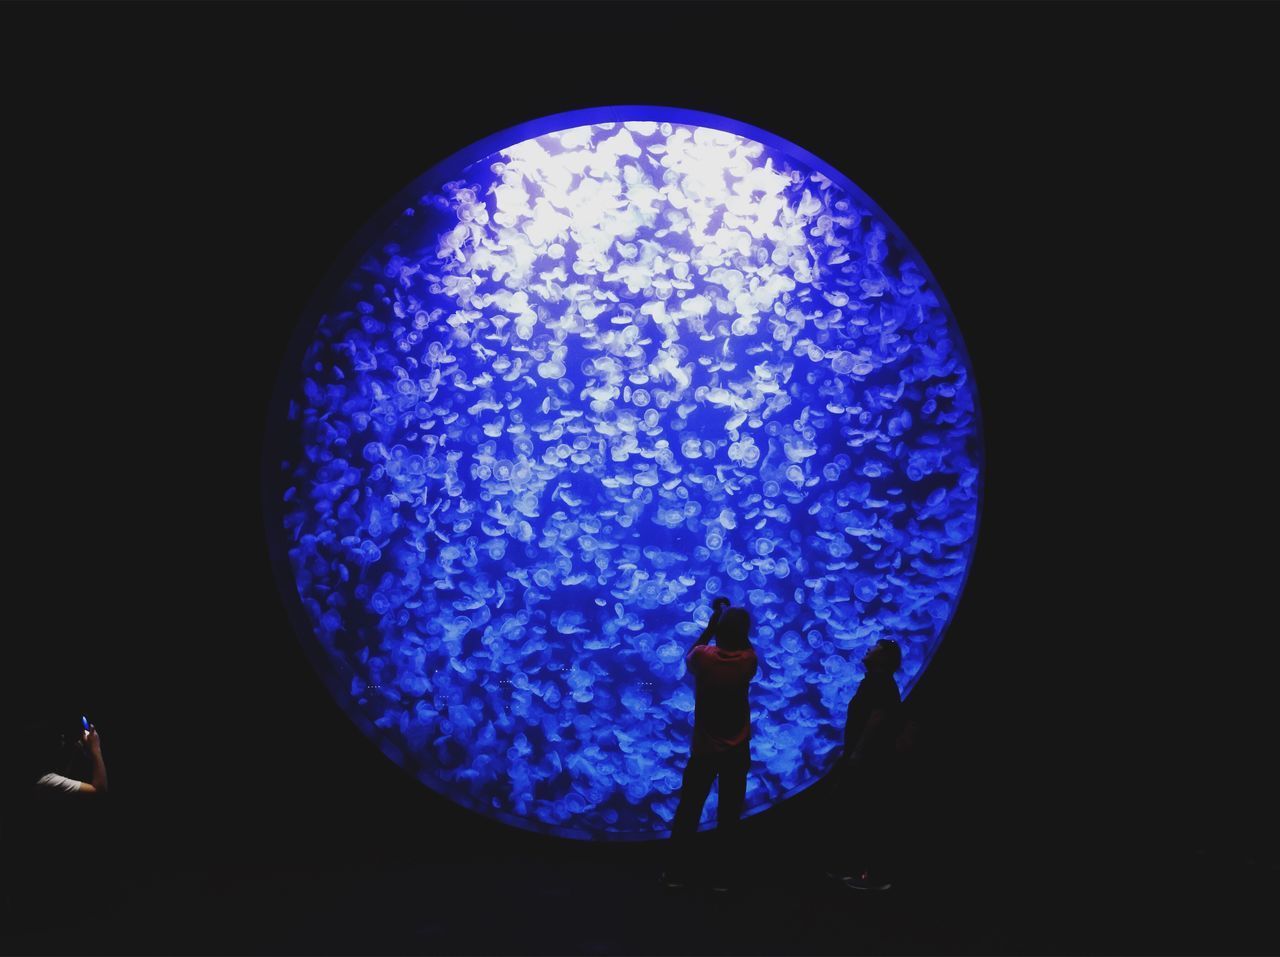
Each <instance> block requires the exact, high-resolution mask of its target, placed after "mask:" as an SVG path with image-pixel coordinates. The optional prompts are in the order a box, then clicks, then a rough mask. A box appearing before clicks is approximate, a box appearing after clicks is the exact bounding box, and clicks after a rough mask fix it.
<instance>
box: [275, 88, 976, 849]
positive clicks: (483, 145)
mask: <svg viewBox="0 0 1280 957" xmlns="http://www.w3.org/2000/svg"><path fill="white" fill-rule="evenodd" d="M634 122H656V123H681V124H684V125H690V126H700V127H705V128H708V129H713V130H718V131H720V132H723V133H732V134H734V135H736V136H742V137H745V138H748V139H752V140H755V141H757V142H759V143H762V144H763V145H764V146H766V147H767V148H769V149H771V150H774V151H777V152H779V153H783V154H785V155H787V156H789V157H791V158H793V159H795V160H798V161H800V162H801V163H804V164H805V165H807V166H808V167H809V168H810V169H812V170H814V171H816V172H819V173H821V174H822V175H823V176H826V177H827V178H828V179H830V180H832V181H833V182H834V183H836V184H838V185H839V186H840V187H841V188H842V189H843V190H845V192H847V193H848V194H849V196H850V197H852V198H854V199H855V200H857V201H858V202H860V203H864V204H865V205H866V206H867V207H868V208H870V209H871V211H872V212H873V213H874V214H875V215H876V216H877V217H878V218H879V219H880V220H881V222H882V223H883V224H884V226H885V227H886V228H887V229H888V230H889V231H890V232H891V233H892V235H893V236H894V238H895V239H896V240H897V241H898V242H899V243H900V244H901V245H902V247H903V249H904V250H906V251H908V252H909V253H911V254H912V255H913V257H914V260H915V263H916V265H917V266H918V267H919V269H920V271H922V272H923V273H924V275H925V277H926V278H927V279H928V281H929V288H930V289H931V290H932V291H933V293H934V294H935V295H936V296H937V297H938V302H939V304H940V306H941V308H942V310H943V311H944V312H945V314H946V316H947V318H948V320H949V321H950V325H951V328H952V329H953V331H954V332H955V333H956V342H955V345H956V347H957V348H958V350H959V353H960V356H961V358H962V359H963V361H964V364H965V369H966V371H967V374H968V381H969V384H970V387H971V388H972V389H973V395H974V418H975V421H976V423H977V430H976V432H977V437H978V450H977V459H978V462H979V473H978V482H977V485H978V493H977V517H976V519H975V521H974V533H973V551H972V554H971V557H970V559H969V561H968V562H967V563H966V565H965V569H964V573H963V577H962V579H961V582H960V590H959V598H958V600H957V601H956V604H955V607H953V608H952V610H951V614H950V615H949V616H948V618H947V622H946V624H945V625H944V626H943V629H942V632H941V635H940V637H939V640H938V641H937V642H936V643H935V644H934V646H933V647H932V648H931V649H929V651H928V652H927V654H926V656H925V659H924V662H923V663H922V665H921V667H920V671H919V673H918V675H919V676H918V677H917V679H916V681H914V682H913V683H912V685H911V687H910V688H909V689H908V691H907V697H910V696H911V693H912V692H913V691H914V690H915V688H916V687H917V685H918V684H919V682H920V680H921V679H922V678H923V677H924V675H925V674H926V672H927V671H928V669H929V666H930V664H932V662H933V659H934V657H935V656H936V655H937V653H938V650H939V649H940V648H941V647H942V643H943V640H944V639H945V638H946V633H947V631H948V630H949V629H950V627H951V625H952V623H953V622H954V621H955V618H956V615H957V614H959V611H960V607H961V604H962V603H963V600H964V594H965V589H966V587H967V586H968V582H969V576H970V575H971V574H972V571H973V566H974V564H975V563H976V562H977V561H978V554H979V553H978V548H979V544H980V542H981V530H982V513H983V510H984V503H985V498H986V479H987V475H986V473H987V462H986V438H985V430H984V428H983V414H982V402H981V398H980V392H979V388H978V382H977V375H976V373H975V370H974V366H973V362H972V360H971V358H970V356H969V351H968V348H967V346H966V343H965V341H964V331H963V329H961V328H960V324H959V322H958V321H957V319H956V316H955V312H954V311H953V310H952V308H951V304H950V302H949V300H948V299H947V297H946V294H945V292H944V291H943V289H942V287H941V286H940V285H939V283H938V280H937V277H935V276H934V274H933V270H932V269H930V268H929V264H928V262H927V261H926V260H925V258H924V256H923V255H921V253H920V251H919V250H918V249H917V248H916V246H915V244H914V243H913V242H912V241H911V240H910V239H909V238H908V237H907V235H906V234H905V233H904V232H903V231H902V229H901V228H900V227H899V226H898V224H897V223H896V222H895V221H894V220H893V218H892V217H891V216H889V215H888V214H887V213H886V212H885V211H884V210H883V209H882V208H881V207H880V204H879V203H877V202H876V201H875V200H874V199H872V198H871V197H870V196H869V195H868V194H867V193H866V192H865V191H864V190H863V189H862V188H861V187H859V186H858V185H857V184H856V183H854V182H853V180H851V179H850V178H849V177H848V176H847V175H845V174H844V173H842V172H841V171H840V170H838V169H836V168H835V167H834V166H832V165H831V164H830V163H828V162H826V161H825V160H823V159H822V158H821V157H819V156H816V155H814V154H813V153H811V152H809V151H808V150H806V149H804V148H803V147H801V146H798V145H796V144H795V143H793V142H791V141H790V140H788V139H785V138H783V137H781V136H778V135H776V134H774V133H771V132H769V131H768V130H765V129H762V128H761V127H758V126H754V125H753V124H751V123H747V122H745V121H742V120H738V119H735V118H733V117H728V116H724V115H722V114H718V113H708V112H705V111H701V110H693V109H688V108H686V107H677V106H641V105H622V106H596V107H587V108H584V109H578V110H568V111H565V112H561V113H552V114H548V115H547V116H543V117H538V118H536V119H532V120H527V121H525V122H523V123H517V124H516V125H514V126H509V127H506V128H504V129H501V130H499V131H497V132H495V133H492V134H490V135H488V136H485V137H483V138H481V139H479V140H476V141H475V142H473V143H471V144H469V145H468V146H465V147H463V148H462V149H459V150H456V151H455V152H453V153H451V154H449V155H448V156H446V157H444V158H443V159H441V160H439V161H438V162H436V163H434V164H432V166H431V167H430V168H429V169H427V170H426V171H425V172H423V173H421V174H419V175H418V176H415V177H414V178H413V179H412V180H411V181H410V182H408V183H407V184H406V185H405V186H404V187H402V188H401V189H400V190H398V191H397V192H396V193H395V194H393V195H392V196H391V197H390V198H388V199H387V200H386V201H385V202H384V203H383V204H382V206H381V207H379V208H378V210H377V211H376V212H374V213H373V215H372V216H371V217H370V218H369V219H368V220H367V221H366V222H365V224H364V225H363V226H362V227H360V229H359V230H357V232H356V234H355V235H354V236H353V237H352V238H351V239H350V240H349V241H348V242H347V243H346V244H345V245H344V246H343V247H342V250H341V251H340V252H339V254H338V255H337V256H336V257H335V258H334V260H333V261H332V262H331V263H330V265H329V267H328V269H326V271H325V273H324V277H323V279H322V280H321V281H320V283H319V285H317V287H316V288H315V290H314V291H313V292H312V294H311V295H310V297H309V298H308V300H307V304H306V306H305V307H304V308H303V311H302V313H301V315H300V316H299V318H298V321H297V323H296V324H295V326H294V329H293V332H292V334H291V335H290V337H289V341H288V344H287V346H286V347H285V351H284V355H283V356H282V357H281V361H280V364H279V367H278V369H277V372H276V377H275V383H274V387H273V389H272V394H271V398H270V400H269V403H268V407H267V416H266V422H265V428H264V431H263V442H262V449H261V475H260V485H261V488H260V491H261V493H262V518H263V522H264V533H265V536H266V539H267V549H268V555H269V558H270V563H271V568H272V573H273V577H274V579H275V582H276V586H277V592H278V593H279V594H280V595H281V597H282V600H283V601H284V605H285V611H286V614H287V617H288V619H289V622H290V625H291V627H292V629H293V632H294V636H293V637H294V640H295V641H297V642H298V643H299V644H301V645H302V647H303V651H304V654H305V655H306V657H307V660H308V661H309V662H310V663H311V666H312V668H313V669H314V670H315V672H316V674H317V675H318V676H319V677H320V680H321V682H322V683H323V684H324V686H325V689H326V690H327V691H328V692H329V695H330V697H331V698H332V699H333V701H334V703H335V704H336V705H337V706H338V707H339V709H340V710H341V711H342V712H343V714H345V715H346V716H347V718H348V719H349V720H351V721H352V722H353V723H354V724H355V725H356V727H357V728H358V729H359V730H360V732H361V734H363V735H364V736H365V737H366V738H368V739H369V740H370V742H371V743H373V744H374V745H375V746H376V747H377V748H378V750H380V751H381V752H382V753H383V754H384V755H386V757H387V758H388V759H389V760H390V761H391V762H392V763H393V764H395V765H396V767H397V768H399V769H400V771H401V772H402V773H404V774H406V775H408V776H409V777H411V778H413V779H414V780H415V781H418V782H419V783H421V784H423V785H424V786H425V787H427V788H429V789H430V790H431V791H432V792H433V793H434V794H435V795H436V796H437V797H439V798H441V799H443V800H447V801H449V802H450V803H452V804H454V805H456V806H458V807H461V808H465V809H466V810H468V811H470V812H472V813H474V814H476V815H477V816H479V817H481V818H485V819H489V820H496V821H500V822H502V823H503V824H507V825H510V826H513V827H517V828H519V829H521V830H523V831H528V832H530V833H533V834H538V835H542V836H548V835H549V836H553V837H558V838H564V839H570V840H581V841H610V842H612V841H627V842H630V841H658V840H666V839H669V838H670V835H671V830H670V828H667V829H665V830H655V831H651V832H643V833H641V832H635V831H620V832H617V833H612V832H608V831H600V832H596V831H586V830H583V829H580V828H572V827H565V826H562V825H552V824H544V823H542V822H539V821H535V820H532V819H529V818H526V817H521V816H519V815H516V814H512V813H510V812H509V811H505V810H503V809H501V808H494V807H491V806H488V805H483V804H481V803H479V802H476V801H473V800H471V799H469V798H467V797H465V796H455V795H453V794H451V793H449V791H448V790H447V789H445V788H444V787H442V786H441V785H440V784H439V783H437V782H434V781H433V780H431V779H430V777H429V775H428V774H427V773H425V772H422V773H419V772H416V771H414V770H413V769H412V768H410V767H406V764H405V761H404V758H403V753H402V752H401V750H400V748H399V747H398V746H397V745H396V744H395V743H394V742H392V741H390V740H388V739H386V738H385V736H384V735H382V734H381V733H380V731H379V729H377V728H376V727H374V725H373V723H372V722H371V721H369V720H368V718H366V717H365V716H364V715H363V714H362V713H360V712H359V711H358V710H357V709H355V708H353V707H350V706H349V705H348V704H347V703H346V698H347V697H349V695H348V690H349V689H347V688H346V687H345V686H344V685H343V684H342V681H341V679H340V677H339V675H338V674H337V672H336V671H335V669H334V667H333V662H332V660H331V659H330V658H329V656H327V655H325V654H324V653H323V650H322V649H321V648H320V647H319V646H318V645H319V643H318V642H317V641H316V640H315V633H314V629H313V628H312V627H311V624H310V622H308V621H307V618H306V614H305V612H304V610H303V608H302V601H301V599H300V598H299V597H298V592H297V584H296V582H295V580H294V576H293V569H292V567H291V565H290V563H289V559H288V549H287V548H286V547H285V545H284V541H283V536H282V535H281V534H280V528H279V526H280V522H279V519H280V512H281V509H280V500H279V499H280V496H279V494H277V492H279V491H280V489H279V488H278V485H279V475H280V463H279V462H278V461H273V460H272V452H273V450H277V449H279V448H281V440H282V438H283V437H284V436H285V435H286V434H287V431H288V430H287V428H286V426H285V421H286V416H285V412H286V411H287V409H288V407H289V402H290V398H291V391H292V389H293V388H294V386H295V385H296V381H295V380H296V378H297V373H298V368H297V367H298V364H299V361H300V360H301V357H302V355H303V353H304V352H305V350H306V348H307V347H308V345H309V344H310V343H311V341H312V339H313V337H314V333H315V330H316V328H317V326H318V325H319V322H320V318H321V316H322V315H323V314H324V311H325V304H326V303H328V302H329V301H330V300H331V297H332V295H333V293H334V292H335V291H336V290H337V288H338V287H339V286H340V285H341V284H342V283H343V282H344V281H345V280H346V279H347V278H348V277H349V276H350V274H351V273H352V271H353V270H354V269H355V267H356V265H357V264H358V263H359V260H360V258H361V257H362V256H363V255H364V254H365V253H367V251H368V250H369V248H370V246H372V245H373V243H375V242H376V241H377V240H378V239H379V238H380V237H382V236H383V235H385V233H386V232H387V230H389V229H390V228H391V226H392V225H393V224H394V223H395V222H396V220H398V219H399V218H400V216H401V215H402V214H403V212H404V209H405V207H406V204H407V203H409V202H411V201H413V200H416V199H417V198H418V197H420V196H421V195H423V194H424V193H425V192H429V191H431V190H433V189H438V188H439V187H440V186H441V185H443V183H444V182H446V181H448V180H449V179H451V178H454V177H455V176H456V175H457V173H459V172H461V171H463V170H465V169H466V168H468V167H470V166H471V165H473V164H475V163H476V162H478V161H479V160H482V159H484V158H486V157H488V156H491V155H493V154H494V153H496V152H498V151H500V150H503V149H506V148H507V147H509V146H513V145H515V144H517V143H521V142H524V141H525V140H529V139H535V138H537V137H539V136H545V135H547V134H549V133H556V132H559V131H561V130H567V129H573V128H574V127H578V126H591V125H595V124H598V123H634ZM308 638H309V639H311V640H307V639H308ZM821 780H823V778H821V777H818V778H814V779H813V780H810V781H807V782H805V783H804V784H799V785H797V786H795V787H793V788H790V789H788V790H787V791H784V792H783V793H782V794H780V795H779V796H778V797H777V798H775V799H773V800H772V801H770V803H769V804H767V805H765V806H763V807H759V808H754V809H752V810H750V811H747V812H745V813H744V814H743V819H744V820H745V819H746V818H750V817H755V816H757V815H760V814H763V813H766V812H769V811H772V810H774V809H775V808H777V807H779V806H780V805H781V804H783V803H784V802H785V801H787V800H789V799H790V798H792V797H794V796H795V795H797V794H799V793H801V792H803V791H806V790H808V789H809V788H811V787H813V786H814V785H815V784H817V783H818V782H819V781H821ZM714 826H715V822H714V821H712V822H708V823H706V824H700V825H699V828H698V829H699V830H708V829H710V828H713V827H714Z"/></svg>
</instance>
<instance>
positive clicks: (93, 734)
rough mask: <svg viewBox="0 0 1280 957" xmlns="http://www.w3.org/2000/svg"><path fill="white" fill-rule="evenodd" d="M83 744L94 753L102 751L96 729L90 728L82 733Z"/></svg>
mask: <svg viewBox="0 0 1280 957" xmlns="http://www.w3.org/2000/svg"><path fill="white" fill-rule="evenodd" d="M84 743H85V746H86V747H87V748H88V749H89V750H90V751H91V752H93V753H94V754H101V753H102V741H101V740H100V739H99V738H98V729H97V728H90V729H89V730H88V731H86V732H85V733H84Z"/></svg>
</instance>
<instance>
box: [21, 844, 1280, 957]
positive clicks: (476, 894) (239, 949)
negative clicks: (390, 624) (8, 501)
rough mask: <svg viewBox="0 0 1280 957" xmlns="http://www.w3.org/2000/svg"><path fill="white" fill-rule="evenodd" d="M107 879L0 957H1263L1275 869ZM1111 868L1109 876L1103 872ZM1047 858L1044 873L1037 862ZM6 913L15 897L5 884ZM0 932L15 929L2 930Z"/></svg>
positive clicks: (651, 863) (431, 862)
mask: <svg viewBox="0 0 1280 957" xmlns="http://www.w3.org/2000/svg"><path fill="white" fill-rule="evenodd" d="M588 856H589V857H591V860H589V861H587V860H583V859H578V860H574V859H571V857H561V858H557V859H550V860H548V859H538V858H536V857H533V856H530V855H529V854H527V853H521V854H519V855H502V854H489V853H485V854H479V855H473V856H470V857H467V858H464V859H457V858H450V857H445V856H442V857H438V858H432V857H427V858H426V859H423V860H421V861H414V862H411V863H406V864H405V865H403V866H400V867H396V868H387V867H378V868H370V869H367V870H366V869H361V868H359V867H349V866H344V867H343V868H341V869H333V868H325V867H323V866H316V865H314V864H309V865H307V866H305V867H296V868H290V867H279V868H274V869H268V870H260V869H258V868H256V867H251V866H246V867H245V868H242V869H237V868H234V867H225V866H224V867H219V868H218V869H216V870H212V871H203V872H199V871H191V872H176V873H160V872H152V873H132V874H126V875H124V876H123V877H122V878H120V879H119V880H117V881H115V882H113V885H112V886H111V887H110V888H108V889H105V892H103V893H100V895H99V900H98V902H97V903H96V904H91V905H89V906H88V907H82V908H76V909H74V910H73V911H68V912H67V913H65V914H60V915H58V916H56V917H52V918H51V917H50V916H49V915H47V914H46V915H44V916H43V917H41V916H40V915H39V914H38V912H37V911H35V910H30V909H28V908H25V907H22V908H21V911H22V912H21V913H19V914H17V915H16V917H17V920H16V922H15V923H14V925H12V926H10V928H9V931H10V932H11V933H8V934H7V935H6V937H5V940H4V950H5V951H6V952H10V953H513V954H514V953H520V954H525V953H528V954H557V953H564V954H632V953H640V954H643V953H655V954H656V953H753V954H754V953H761V954H767V953H779V954H784V953H785V954H807V953H815V954H818V953H823V954H825V953H847V954H874V953H893V954H898V953H901V954H917V953H1205V954H1222V953H1275V952H1277V950H1278V949H1280V934H1278V933H1277V932H1276V930H1275V928H1274V925H1273V924H1272V912H1273V910H1274V908H1275V904H1276V902H1277V901H1278V900H1280V894H1278V893H1277V891H1280V879H1278V875H1277V872H1276V871H1275V870H1274V869H1270V868H1267V867H1264V866H1262V865H1259V864H1256V863H1254V862H1250V861H1244V860H1225V859H1219V860H1215V859H1213V858H1211V857H1206V856H1205V855H1203V854H1196V853H1189V854H1187V855H1186V856H1185V857H1183V858H1181V859H1179V858H1178V857H1177V856H1175V855H1169V856H1165V857H1160V856H1143V855H1142V854H1141V853H1138V852H1134V853H1132V854H1130V855H1128V856H1125V855H1124V854H1117V855H1115V857H1114V858H1113V859H1112V860H1110V861H1103V860H1092V861H1091V860H1085V859H1081V860H1077V861H1075V862H1074V863H1073V864H1072V865H1070V866H1066V865H1064V866H1060V867H1056V866H1045V867H1043V868H1039V869H1034V868H1033V869H1020V868H1019V867H1015V866H1010V867H1009V868H1008V869H1005V868H1004V866H988V865H992V862H986V863H985V864H984V862H982V861H970V862H967V863H961V862H948V861H946V860H945V859H932V860H917V861H915V862H913V863H914V864H916V865H917V866H918V868H917V870H916V872H915V873H913V874H910V875H908V876H907V877H906V878H905V879H900V880H899V882H898V884H897V885H896V886H895V888H894V889H893V890H892V891H890V892H887V893H884V894H866V893H858V892H854V891H851V890H848V889H846V888H843V887H841V886H839V885H836V884H834V883H832V882H830V881H829V880H828V879H826V878H825V877H824V876H822V874H821V872H820V871H817V870H815V869H812V867H811V866H810V865H809V864H805V863H801V859H800V855H792V856H791V857H790V858H788V857H787V855H785V854H780V855H778V856H777V857H776V858H775V859H774V861H775V862H774V863H772V864H771V865H770V866H769V868H768V869H767V872H763V871H762V870H761V868H760V867H759V866H758V865H757V866H756V867H754V868H747V869H746V870H745V872H744V874H743V875H742V877H743V880H742V882H741V883H742V887H741V888H740V889H739V890H738V891H737V892H736V893H733V894H731V895H729V896H727V897H720V896H717V895H714V894H712V893H711V892H710V891H707V890H705V889H704V890H698V889H691V890H687V891H683V892H671V891H668V890H666V889H665V888H663V887H662V886H660V884H659V883H658V881H657V879H656V877H657V869H656V867H657V865H658V863H659V862H658V861H657V859H656V857H655V856H654V855H653V854H652V853H651V852H649V851H640V852H636V851H634V850H633V851H628V852H625V853H619V854H617V855H610V854H604V855H600V854H594V853H593V854H591V855H588ZM1117 861H1123V863H1117ZM1047 863H1048V862H1046V864H1047ZM17 893H18V897H19V899H20V900H21V899H22V898H23V897H25V896H27V892H26V891H25V890H19V891H18V892H17ZM13 902H14V901H13V899H12V898H11V901H10V903H13ZM13 931H16V933H15V932H13Z"/></svg>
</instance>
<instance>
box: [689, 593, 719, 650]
mask: <svg viewBox="0 0 1280 957" xmlns="http://www.w3.org/2000/svg"><path fill="white" fill-rule="evenodd" d="M728 607H729V599H727V598H725V597H724V596H723V595H721V596H720V597H719V598H717V599H716V600H715V601H713V602H712V603H711V620H710V621H709V622H707V627H706V628H703V629H702V634H700V635H699V636H698V640H697V641H695V642H694V643H693V648H700V647H702V646H703V645H705V644H706V643H707V642H709V641H710V640H711V636H712V635H714V634H715V633H716V625H718V624H719V623H720V616H721V615H722V614H724V610H725V609H726V608H728ZM693 648H690V649H689V652H688V654H690V655H691V654H693ZM685 657H688V655H686V656H685Z"/></svg>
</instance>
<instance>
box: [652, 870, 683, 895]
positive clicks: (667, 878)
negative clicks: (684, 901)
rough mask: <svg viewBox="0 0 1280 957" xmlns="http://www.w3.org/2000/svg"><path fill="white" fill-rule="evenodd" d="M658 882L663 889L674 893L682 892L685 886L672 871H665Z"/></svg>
mask: <svg viewBox="0 0 1280 957" xmlns="http://www.w3.org/2000/svg"><path fill="white" fill-rule="evenodd" d="M658 881H659V883H661V884H662V886H663V887H665V888H667V889H668V890H672V891H676V890H680V889H681V888H682V887H684V885H685V882H684V881H683V880H682V879H681V878H680V877H679V876H677V875H675V874H672V873H671V872H670V871H663V872H662V876H661V877H659V878H658Z"/></svg>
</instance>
